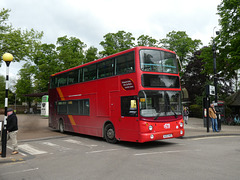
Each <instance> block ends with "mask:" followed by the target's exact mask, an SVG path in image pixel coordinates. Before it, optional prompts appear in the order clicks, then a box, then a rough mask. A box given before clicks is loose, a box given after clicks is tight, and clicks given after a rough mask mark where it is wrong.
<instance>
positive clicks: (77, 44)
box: [57, 36, 86, 70]
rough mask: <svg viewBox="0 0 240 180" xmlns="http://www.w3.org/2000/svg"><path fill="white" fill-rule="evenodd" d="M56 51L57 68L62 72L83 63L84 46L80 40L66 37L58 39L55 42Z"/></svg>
mask: <svg viewBox="0 0 240 180" xmlns="http://www.w3.org/2000/svg"><path fill="white" fill-rule="evenodd" d="M57 45H58V46H57V51H58V58H59V64H58V65H59V66H61V69H62V70H65V69H69V68H71V67H75V66H79V65H80V64H82V63H83V62H84V50H83V49H84V48H85V47H86V44H84V43H83V42H82V41H81V40H80V39H78V38H75V37H70V38H67V36H63V37H59V38H58V40H57Z"/></svg>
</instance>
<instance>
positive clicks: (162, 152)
mask: <svg viewBox="0 0 240 180" xmlns="http://www.w3.org/2000/svg"><path fill="white" fill-rule="evenodd" d="M188 151H201V150H199V149H196V150H178V151H160V152H149V153H139V154H134V156H145V155H154V154H170V153H181V152H188Z"/></svg>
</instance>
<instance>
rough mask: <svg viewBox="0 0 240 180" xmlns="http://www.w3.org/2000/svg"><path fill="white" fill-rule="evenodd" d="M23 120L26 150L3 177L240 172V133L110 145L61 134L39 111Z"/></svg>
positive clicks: (1, 166) (144, 177) (142, 179)
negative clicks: (38, 113)
mask: <svg viewBox="0 0 240 180" xmlns="http://www.w3.org/2000/svg"><path fill="white" fill-rule="evenodd" d="M0 119H3V116H2V117H1V116H0ZM18 119H19V136H18V139H19V150H20V154H19V155H18V156H15V157H19V158H15V159H14V156H13V158H11V160H10V161H0V180H19V179H20V180H27V179H30V180H32V179H34V180H38V179H39V180H40V179H41V180H49V179H51V180H55V179H56V180H62V179H63V180H65V179H66V180H71V179H73V180H75V179H79V180H85V179H87V180H89V179H97V180H108V179H111V180H112V179H115V180H121V179H122V180H135V179H137V180H155V179H167V180H168V179H178V180H179V179H180V180H181V179H195V180H198V179H199V180H202V179H211V180H212V179H218V180H222V179H224V180H225V179H231V180H235V179H236V180H237V179H239V177H240V171H239V165H240V136H215V137H204V138H191V139H168V140H162V141H155V142H148V143H144V144H138V143H130V142H119V143H118V144H109V143H107V142H105V141H104V140H103V139H102V138H98V137H91V136H86V135H78V134H72V133H66V134H61V133H59V132H58V131H55V130H52V129H50V128H48V119H46V118H42V117H40V116H38V115H18ZM8 151H10V152H11V150H10V149H9V148H8ZM10 152H8V154H9V153H10Z"/></svg>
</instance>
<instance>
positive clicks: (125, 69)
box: [49, 47, 184, 143]
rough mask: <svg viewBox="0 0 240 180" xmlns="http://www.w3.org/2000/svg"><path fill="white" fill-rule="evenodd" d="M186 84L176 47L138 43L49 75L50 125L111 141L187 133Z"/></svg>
mask: <svg viewBox="0 0 240 180" xmlns="http://www.w3.org/2000/svg"><path fill="white" fill-rule="evenodd" d="M183 126H184V123H183V117H182V105H181V87H180V80H179V73H178V66H177V61H176V54H175V53H174V52H172V51H169V50H165V49H161V48H155V47H135V48H132V49H129V50H126V51H123V52H119V53H117V54H114V55H111V56H108V57H105V58H102V59H99V60H96V61H92V62H89V63H87V64H84V65H80V66H77V67H74V68H71V69H68V70H65V71H62V72H59V73H56V74H53V75H51V77H50V88H49V127H52V128H54V129H58V130H60V132H64V131H71V132H75V133H81V134H87V135H92V136H99V137H103V138H105V139H106V141H107V142H110V143H115V142H117V141H132V142H140V143H142V142H147V141H155V140H160V139H168V138H176V137H180V136H183V135H184V127H183Z"/></svg>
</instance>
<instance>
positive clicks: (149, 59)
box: [140, 49, 178, 74]
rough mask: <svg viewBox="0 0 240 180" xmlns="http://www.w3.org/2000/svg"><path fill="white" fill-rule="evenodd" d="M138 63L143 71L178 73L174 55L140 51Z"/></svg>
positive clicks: (147, 50) (164, 52)
mask: <svg viewBox="0 0 240 180" xmlns="http://www.w3.org/2000/svg"><path fill="white" fill-rule="evenodd" d="M140 63H141V70H143V71H151V72H164V73H174V74H177V73H178V70H177V61H176V54H174V53H170V52H166V51H160V50H152V49H143V50H141V51H140Z"/></svg>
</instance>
